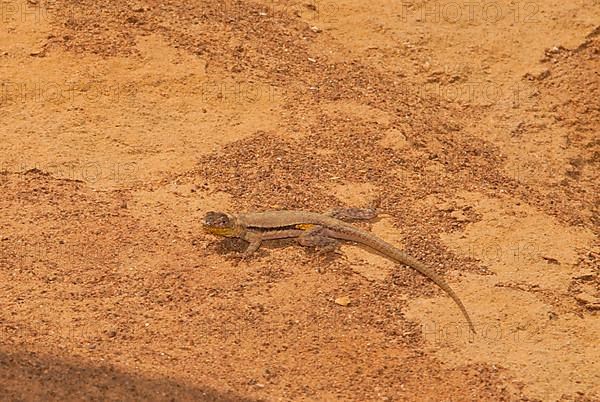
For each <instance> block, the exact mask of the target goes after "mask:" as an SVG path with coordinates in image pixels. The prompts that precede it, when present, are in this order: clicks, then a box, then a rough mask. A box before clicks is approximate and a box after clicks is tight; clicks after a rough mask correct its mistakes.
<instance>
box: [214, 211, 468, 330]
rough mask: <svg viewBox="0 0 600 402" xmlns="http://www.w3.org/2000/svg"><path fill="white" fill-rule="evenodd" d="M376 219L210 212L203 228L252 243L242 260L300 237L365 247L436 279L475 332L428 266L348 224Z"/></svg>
mask: <svg viewBox="0 0 600 402" xmlns="http://www.w3.org/2000/svg"><path fill="white" fill-rule="evenodd" d="M374 216H376V211H375V210H366V209H365V210H363V209H358V208H349V209H346V210H335V211H333V212H330V213H328V214H321V213H316V212H308V211H294V210H274V211H265V212H251V213H241V214H235V215H234V214H228V213H225V212H215V211H209V212H207V213H206V215H205V216H204V219H203V221H202V226H203V229H204V231H205V232H207V233H210V234H213V235H218V236H224V237H235V238H241V239H243V240H245V241H246V242H248V243H249V244H248V248H247V249H246V250H245V251H244V252H243V253H242V260H244V259H246V258H247V257H249V256H250V255H252V254H253V253H254V252H255V251H256V250H258V248H259V247H260V246H261V244H262V242H263V241H265V240H276V239H285V238H296V239H297V241H298V243H299V244H300V245H302V246H309V247H310V246H313V247H314V246H322V247H325V248H335V247H336V246H337V244H338V240H346V241H352V242H355V243H359V244H362V245H364V246H367V247H369V248H371V249H373V250H375V251H377V252H379V253H381V254H383V255H385V256H387V257H388V258H390V259H392V260H394V261H396V262H399V263H401V264H405V265H408V266H410V267H412V268H414V269H415V270H417V271H418V272H419V273H421V274H422V275H424V276H426V277H427V278H429V279H430V280H432V281H433V282H434V283H435V284H436V285H438V286H439V287H440V288H442V290H444V291H445V292H446V293H447V294H448V296H450V297H451V298H452V300H454V302H455V303H456V304H457V305H458V307H459V308H460V310H461V312H462V314H463V315H464V317H465V319H466V320H467V323H468V324H469V328H470V330H471V331H472V332H473V333H475V327H474V325H473V322H472V320H471V317H470V316H469V313H468V312H467V309H466V308H465V306H464V304H463V303H462V301H461V300H460V298H459V297H458V295H457V294H456V293H455V292H454V290H452V288H451V287H450V286H449V285H448V284H447V283H446V281H444V280H443V279H442V278H441V277H440V276H438V275H437V274H436V273H435V272H434V271H433V270H431V269H430V268H429V267H427V266H426V265H425V264H423V263H422V262H420V261H419V260H417V259H415V258H413V257H411V256H410V255H408V254H406V253H405V252H403V251H402V250H400V249H398V248H397V247H394V246H393V245H392V244H390V243H388V242H386V241H384V240H383V239H380V238H379V237H377V236H375V235H374V234H372V233H370V232H367V231H365V230H362V229H359V228H357V227H356V226H353V225H351V224H349V223H347V222H346V221H351V220H357V219H372V218H373V217H374Z"/></svg>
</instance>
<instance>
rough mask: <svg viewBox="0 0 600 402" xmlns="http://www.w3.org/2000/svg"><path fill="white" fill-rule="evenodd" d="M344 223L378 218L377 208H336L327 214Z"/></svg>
mask: <svg viewBox="0 0 600 402" xmlns="http://www.w3.org/2000/svg"><path fill="white" fill-rule="evenodd" d="M327 215H328V216H331V217H332V218H336V219H339V220H342V221H359V220H361V221H362V220H371V219H375V218H377V215H379V211H377V209H376V208H336V209H334V210H333V211H331V212H329V213H328V214H327Z"/></svg>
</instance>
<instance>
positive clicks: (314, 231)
mask: <svg viewBox="0 0 600 402" xmlns="http://www.w3.org/2000/svg"><path fill="white" fill-rule="evenodd" d="M298 243H299V244H300V245H301V246H304V247H316V248H318V249H319V254H325V253H331V252H336V251H338V249H339V247H340V243H339V242H338V241H337V240H336V239H333V238H331V237H329V236H327V235H326V233H325V228H323V227H322V226H314V227H312V228H310V229H308V230H306V231H305V232H304V233H302V234H301V235H300V236H298Z"/></svg>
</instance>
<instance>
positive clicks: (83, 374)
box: [0, 351, 258, 402]
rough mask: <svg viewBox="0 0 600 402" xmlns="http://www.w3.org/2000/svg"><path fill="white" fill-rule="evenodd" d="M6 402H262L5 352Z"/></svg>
mask: <svg viewBox="0 0 600 402" xmlns="http://www.w3.org/2000/svg"><path fill="white" fill-rule="evenodd" d="M0 400H2V401H47V400H60V401H72V400H77V401H81V400H86V401H107V400H108V401H219V402H221V401H222V402H229V401H231V402H233V401H246V402H256V401H258V400H256V399H250V398H245V397H242V396H240V395H236V394H233V393H231V392H221V391H217V390H215V389H212V388H209V387H204V386H202V385H193V386H191V385H187V384H182V383H179V382H177V381H174V380H171V379H167V378H150V377H147V376H143V375H140V374H137V373H132V372H126V371H123V370H122V369H119V368H115V367H113V366H111V365H109V364H103V365H97V366H96V365H90V364H86V363H79V362H75V361H67V360H64V359H60V358H55V357H52V356H39V355H38V354H36V353H31V352H7V351H0Z"/></svg>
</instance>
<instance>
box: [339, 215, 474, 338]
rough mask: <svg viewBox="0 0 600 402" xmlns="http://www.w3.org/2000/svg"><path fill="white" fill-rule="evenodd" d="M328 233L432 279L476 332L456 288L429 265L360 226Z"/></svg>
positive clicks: (346, 227)
mask: <svg viewBox="0 0 600 402" xmlns="http://www.w3.org/2000/svg"><path fill="white" fill-rule="evenodd" d="M328 235H329V236H330V237H335V238H338V239H342V240H350V241H355V242H358V243H361V244H364V245H365V246H368V247H370V248H372V249H374V250H376V251H378V252H380V253H382V254H383V255H386V256H388V257H390V258H392V259H393V260H395V261H397V262H399V263H401V264H405V265H408V266H410V267H412V268H414V269H415V270H417V271H418V272H419V273H421V274H422V275H424V276H426V277H427V278H429V279H431V280H432V281H433V282H434V283H435V284H436V285H438V286H439V287H440V288H442V290H444V291H445V292H446V293H447V294H448V296H450V297H451V298H452V300H454V302H455V303H456V304H457V305H458V307H459V308H460V311H461V312H462V314H463V315H464V317H465V319H466V320H467V323H468V324H469V328H470V329H471V331H472V332H473V333H474V334H475V333H476V331H475V326H474V325H473V321H472V320H471V317H470V316H469V313H468V312H467V309H466V308H465V305H464V304H463V302H462V301H461V300H460V298H459V297H458V295H457V294H456V293H455V292H454V290H452V288H451V287H450V285H448V284H447V283H446V281H444V280H443V279H442V278H441V277H439V276H438V275H437V274H436V273H435V272H434V271H433V270H431V269H430V268H429V267H427V266H426V265H425V264H423V263H422V262H420V261H418V260H416V259H415V258H413V257H411V256H410V255H408V254H406V253H404V252H403V251H402V250H400V249H398V248H397V247H394V246H392V245H391V244H389V243H388V242H386V241H384V240H382V239H380V238H378V237H375V236H374V235H372V234H371V233H368V232H364V231H362V230H360V229H358V228H355V227H353V226H351V225H344V230H343V231H331V232H330V233H328Z"/></svg>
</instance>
